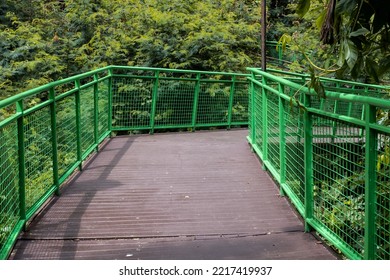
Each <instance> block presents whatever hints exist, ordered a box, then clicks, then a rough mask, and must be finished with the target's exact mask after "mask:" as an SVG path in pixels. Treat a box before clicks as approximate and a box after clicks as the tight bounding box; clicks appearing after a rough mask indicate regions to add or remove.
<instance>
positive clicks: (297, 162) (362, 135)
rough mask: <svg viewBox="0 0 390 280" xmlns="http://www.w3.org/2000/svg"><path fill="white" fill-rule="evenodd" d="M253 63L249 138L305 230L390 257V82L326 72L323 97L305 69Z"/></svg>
mask: <svg viewBox="0 0 390 280" xmlns="http://www.w3.org/2000/svg"><path fill="white" fill-rule="evenodd" d="M248 70H249V71H250V72H251V74H252V75H251V76H250V77H249V78H248V80H249V81H250V84H251V86H250V87H249V88H250V89H251V92H250V97H249V98H250V100H251V102H250V109H249V110H250V116H251V120H250V121H249V124H250V132H249V136H248V141H249V142H250V144H251V145H252V147H253V149H254V151H256V153H257V154H258V155H259V157H260V158H261V159H262V161H263V164H264V166H265V168H266V169H268V170H269V171H270V172H271V174H272V175H273V176H274V177H275V179H276V180H277V181H278V182H279V184H280V188H281V193H283V194H286V195H287V196H289V198H290V200H291V201H292V203H293V204H294V205H295V207H296V208H297V210H298V212H299V213H300V214H301V215H302V217H303V218H304V220H305V224H306V230H307V231H309V230H311V229H314V230H316V231H317V232H318V233H319V234H320V235H321V236H322V237H324V238H325V239H326V240H327V241H328V242H330V244H331V245H332V246H334V247H335V248H337V249H338V250H340V251H341V252H342V253H344V255H345V256H346V257H348V258H350V259H387V260H388V259H390V173H389V171H390V127H389V122H388V121H386V120H388V113H389V111H390V96H389V93H390V87H384V86H376V85H367V84H361V83H356V82H346V81H340V80H329V79H323V80H322V82H323V83H328V85H327V87H326V98H325V99H319V98H318V97H317V96H316V93H315V92H314V91H313V90H312V89H311V90H310V89H309V88H308V86H307V84H306V79H307V78H308V77H307V76H305V75H300V74H291V73H284V72H281V71H272V70H271V71H267V72H263V71H261V70H260V69H256V68H248ZM291 78H293V79H291ZM298 82H299V83H298ZM345 92H350V93H345ZM353 93H355V94H353ZM260 96H261V98H260ZM254 100H257V101H254ZM287 104H289V105H287ZM275 112H279V113H278V114H275ZM383 120H385V121H383ZM276 123H278V125H279V127H277V126H276V125H275V124H276ZM257 131H262V132H263V133H262V134H259V133H256V132H257Z"/></svg>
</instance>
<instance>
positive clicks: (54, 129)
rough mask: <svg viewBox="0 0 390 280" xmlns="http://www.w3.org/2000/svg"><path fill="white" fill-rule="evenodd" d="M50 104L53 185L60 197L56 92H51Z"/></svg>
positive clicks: (51, 90) (52, 90)
mask: <svg viewBox="0 0 390 280" xmlns="http://www.w3.org/2000/svg"><path fill="white" fill-rule="evenodd" d="M49 98H50V100H51V103H50V123H51V143H52V153H53V157H52V158H53V183H54V185H55V186H56V190H55V194H56V195H60V179H59V176H58V143H57V103H56V101H55V91H54V88H51V89H50V91H49Z"/></svg>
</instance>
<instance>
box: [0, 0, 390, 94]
mask: <svg viewBox="0 0 390 280" xmlns="http://www.w3.org/2000/svg"><path fill="white" fill-rule="evenodd" d="M360 2H361V3H363V2H364V3H370V2H372V3H375V2H378V0H370V1H359V0H338V1H335V0H268V1H267V5H268V9H267V10H268V14H267V17H268V25H267V30H268V34H267V40H269V41H278V40H281V42H282V43H283V44H287V43H288V44H290V51H291V52H295V53H298V54H299V53H300V54H302V53H305V54H304V55H300V56H295V58H296V60H295V61H293V63H291V64H288V66H287V67H288V70H292V71H295V72H308V71H310V69H313V65H314V66H316V67H317V68H314V69H315V70H317V71H318V70H320V72H324V73H325V74H331V75H332V74H333V75H339V76H340V77H346V78H353V79H360V80H363V81H366V82H372V81H374V82H379V80H380V79H381V78H382V77H383V76H384V75H385V74H386V73H387V71H388V69H389V67H390V59H389V57H390V55H389V52H388V49H386V48H385V49H384V48H383V47H387V46H388V39H387V37H386V36H384V34H387V32H388V29H387V28H388V21H386V20H385V21H383V20H382V21H379V22H378V20H377V21H376V22H375V18H381V19H383V18H385V19H387V18H388V17H389V16H388V14H389V13H387V14H386V13H385V14H383V13H382V15H381V17H378V16H376V17H374V20H371V23H370V17H372V16H373V14H374V15H375V13H376V14H378V12H377V11H376V10H375V9H374V8H373V9H371V8H370V9H367V7H362V6H360V4H359V3H360ZM332 3H333V4H334V5H336V3H337V7H333V8H332V7H329V5H331V4H332ZM297 5H298V6H297ZM260 6H261V1H260V0H221V1H216V0H206V1H204V0H187V1H181V0H158V1H157V0H67V1H64V0H1V1H0V99H4V98H6V97H9V96H12V95H14V94H16V93H19V92H22V91H25V90H27V89H30V88H34V87H37V86H39V85H42V84H46V83H48V82H51V81H54V80H58V79H61V78H65V77H69V76H72V75H74V74H78V73H82V72H85V71H89V70H92V69H96V68H98V67H102V66H106V65H130V66H149V67H167V68H176V69H192V70H208V71H227V72H245V68H246V67H248V66H254V67H257V66H260V64H261V50H260V46H261V42H260V37H261V36H260V32H261V26H260V15H261V10H260ZM371 6H372V5H371ZM371 6H370V7H371ZM362 8H364V9H362ZM362 10H363V11H366V12H365V14H364V16H365V17H366V18H362ZM378 10H379V9H378ZM329 11H330V12H332V11H333V14H330V16H332V15H333V17H334V18H333V21H332V18H329ZM296 12H298V14H299V16H298V14H297V13H296ZM335 14H336V16H335ZM354 16H356V18H355V17H354ZM340 18H342V19H343V20H340ZM335 19H336V21H335ZM367 20H368V23H367V22H366V23H367V24H368V25H367V24H366V25H364V24H363V23H362V22H364V21H367ZM324 24H328V27H329V26H331V27H332V24H333V25H336V24H338V25H339V26H338V30H344V31H343V32H338V33H339V34H332V35H334V36H335V37H336V40H333V41H332V42H330V41H329V40H328V42H326V40H322V41H321V37H323V34H322V32H323V30H321V27H322V26H323V25H324ZM383 26H385V28H383ZM322 29H323V28H322ZM331 30H335V28H333V29H332V28H331ZM385 32H386V33H385ZM351 34H352V36H351ZM383 38H385V39H386V40H384V39H383ZM322 39H323V38H322ZM328 39H329V33H328ZM333 39H334V38H333ZM364 40H365V42H366V43H364V44H363V43H361V42H363V41H364ZM379 41H380V42H382V41H385V44H384V45H381V46H379V47H378V46H377V45H378V44H372V42H379ZM306 56H307V57H306ZM308 57H310V58H309V60H308ZM334 69H336V70H337V71H334ZM348 75H349V76H348Z"/></svg>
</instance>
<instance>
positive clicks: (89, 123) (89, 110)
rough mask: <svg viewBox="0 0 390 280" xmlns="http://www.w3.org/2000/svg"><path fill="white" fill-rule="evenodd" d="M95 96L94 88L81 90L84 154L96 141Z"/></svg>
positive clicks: (81, 126) (82, 146)
mask: <svg viewBox="0 0 390 280" xmlns="http://www.w3.org/2000/svg"><path fill="white" fill-rule="evenodd" d="M93 100H94V97H93V88H86V89H83V90H81V91H80V116H81V122H80V130H81V151H82V153H83V154H84V153H85V152H86V151H87V150H88V149H89V148H90V147H91V146H92V145H93V144H94V143H95V139H94V101H93Z"/></svg>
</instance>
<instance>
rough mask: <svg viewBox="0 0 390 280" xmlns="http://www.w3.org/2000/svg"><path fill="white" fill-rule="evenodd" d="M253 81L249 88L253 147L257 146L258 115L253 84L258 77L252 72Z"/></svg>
mask: <svg viewBox="0 0 390 280" xmlns="http://www.w3.org/2000/svg"><path fill="white" fill-rule="evenodd" d="M251 78H252V81H251V83H250V87H249V94H250V96H249V98H250V99H249V102H250V104H249V105H250V112H251V115H250V120H249V121H250V122H251V131H250V134H251V135H250V136H251V144H252V146H253V145H255V144H256V115H255V112H256V109H255V107H256V103H255V83H254V82H253V81H254V80H255V79H256V76H255V74H254V73H253V72H252V77H251Z"/></svg>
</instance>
